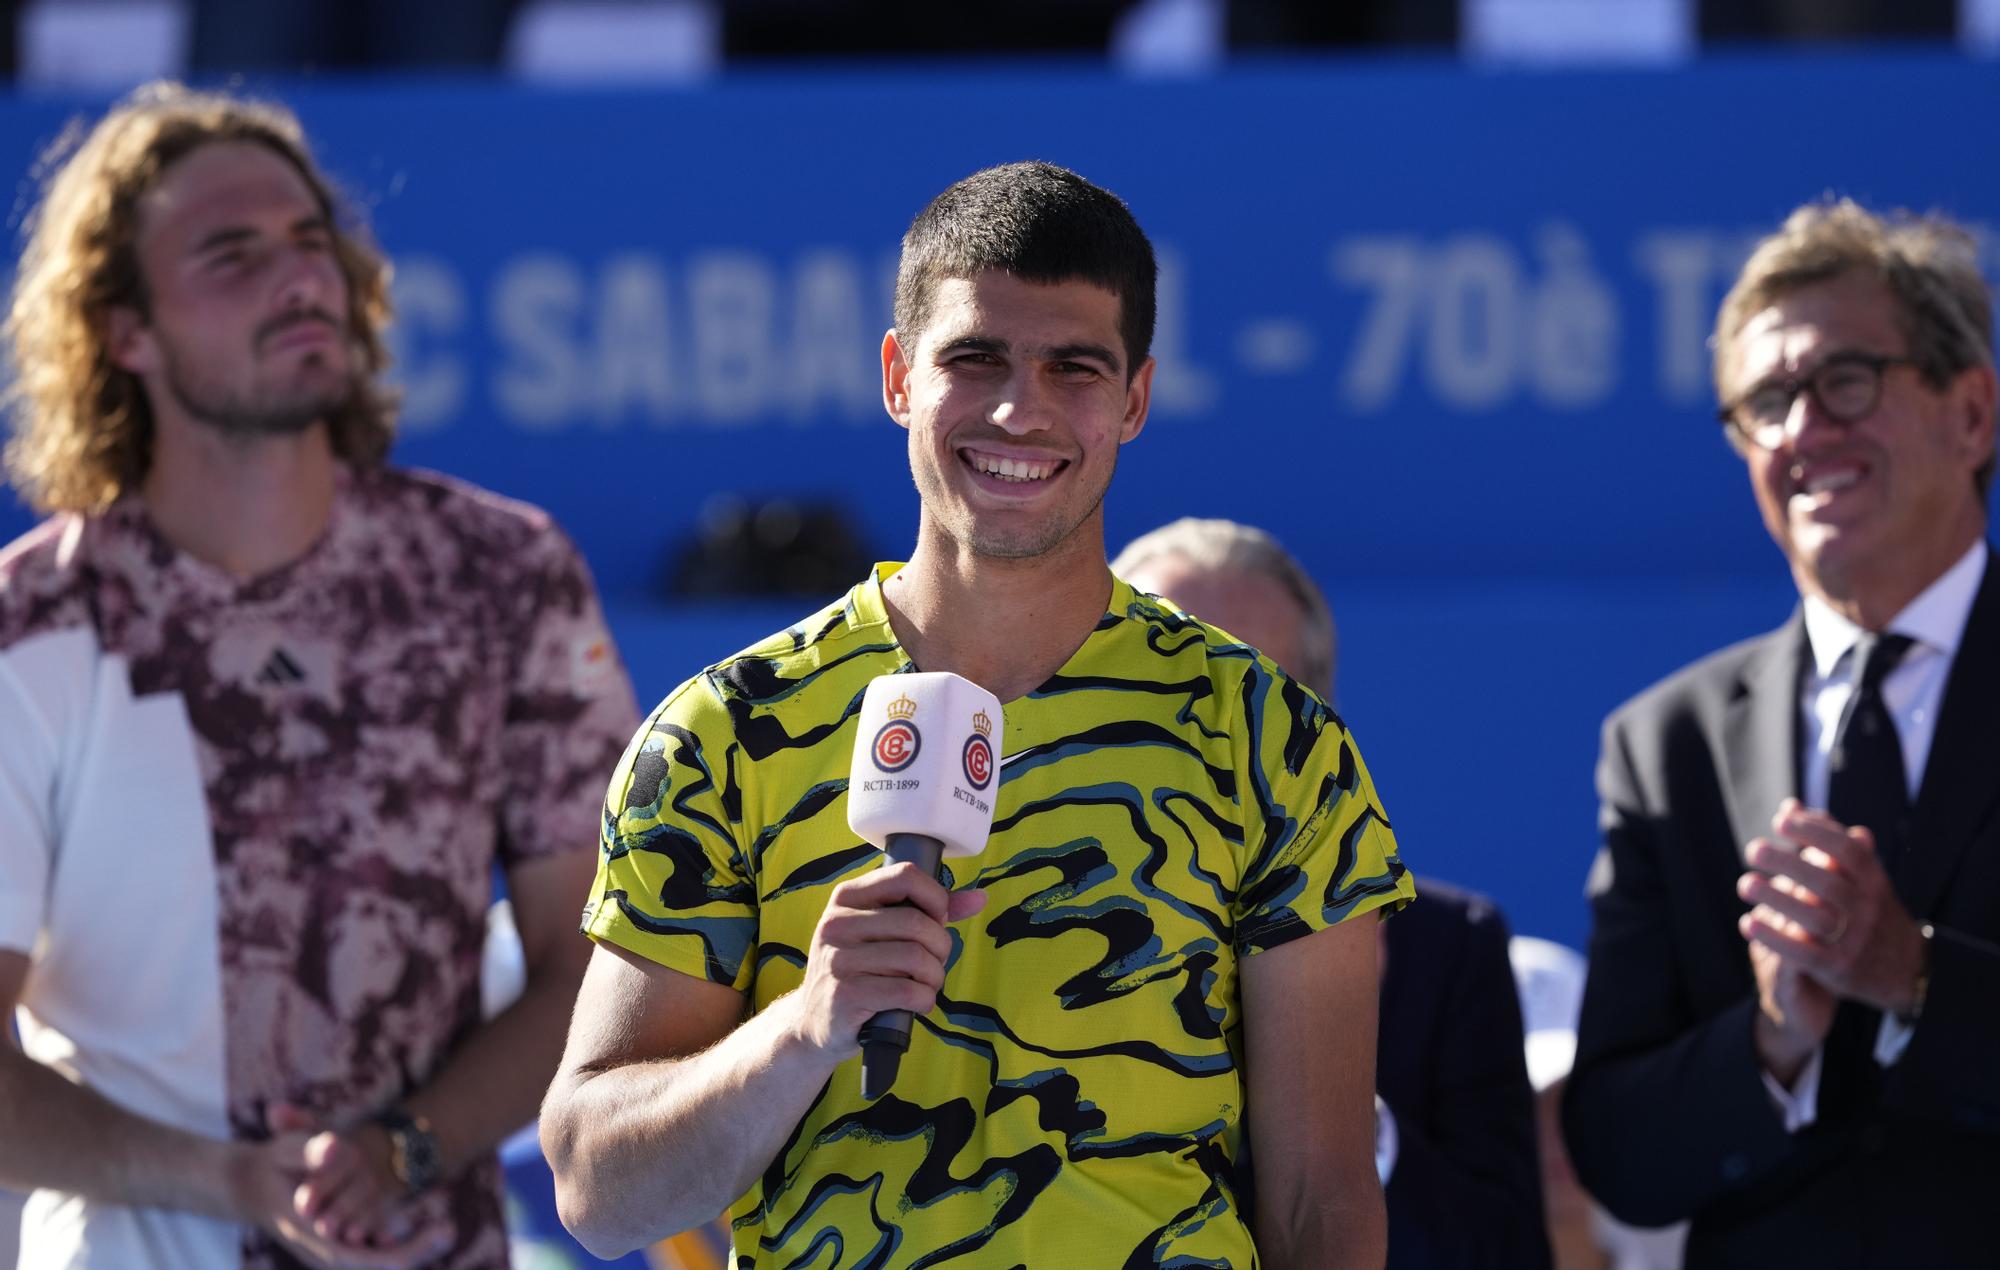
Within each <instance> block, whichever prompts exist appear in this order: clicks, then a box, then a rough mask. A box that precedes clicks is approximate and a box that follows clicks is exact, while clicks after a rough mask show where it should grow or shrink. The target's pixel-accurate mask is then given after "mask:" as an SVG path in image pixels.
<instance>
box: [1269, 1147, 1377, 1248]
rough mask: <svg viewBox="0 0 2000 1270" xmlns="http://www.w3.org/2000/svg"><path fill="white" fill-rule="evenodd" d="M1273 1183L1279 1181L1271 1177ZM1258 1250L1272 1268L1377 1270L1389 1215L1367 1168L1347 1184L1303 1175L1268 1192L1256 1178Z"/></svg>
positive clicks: (1372, 1175) (1279, 1180)
mask: <svg viewBox="0 0 2000 1270" xmlns="http://www.w3.org/2000/svg"><path fill="white" fill-rule="evenodd" d="M1271 1181H1272V1182H1273V1183H1278V1182H1282V1179H1271ZM1258 1184H1259V1196H1258V1204H1257V1223H1256V1230H1257V1254H1258V1260H1259V1261H1260V1262H1261V1263H1262V1264H1263V1265H1266V1266H1269V1267H1271V1270H1382V1265H1383V1262H1384V1261H1385V1260H1387V1258H1388V1255H1389V1217H1388V1211H1387V1209H1385V1208H1384V1207H1383V1203H1382V1188H1381V1185H1380V1183H1378V1182H1377V1181H1376V1179H1375V1176H1374V1173H1373V1172H1372V1170H1371V1171H1370V1172H1369V1173H1367V1174H1365V1175H1363V1174H1356V1175H1355V1176H1354V1177H1353V1178H1352V1179H1351V1181H1350V1182H1349V1183H1348V1184H1346V1185H1341V1184H1339V1183H1338V1182H1336V1181H1334V1180H1332V1179H1328V1178H1302V1179H1299V1184H1298V1185H1297V1186H1295V1187H1294V1186H1283V1187H1280V1188H1279V1189H1278V1193H1276V1194H1273V1193H1271V1192H1270V1191H1267V1190H1265V1189H1264V1187H1265V1185H1266V1179H1265V1178H1264V1177H1263V1176H1262V1175H1261V1174H1260V1175H1259V1177H1258Z"/></svg>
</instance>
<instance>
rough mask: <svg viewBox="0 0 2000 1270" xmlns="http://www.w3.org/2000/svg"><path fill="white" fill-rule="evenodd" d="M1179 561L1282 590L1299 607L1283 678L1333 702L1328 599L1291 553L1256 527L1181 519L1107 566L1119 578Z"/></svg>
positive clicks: (1333, 643)
mask: <svg viewBox="0 0 2000 1270" xmlns="http://www.w3.org/2000/svg"><path fill="white" fill-rule="evenodd" d="M1160 556H1179V557H1181V558H1182V559H1184V560H1186V561H1188V562H1189V563H1190V564H1194V565H1198V566H1200V567H1201V568H1204V569H1217V570H1222V569H1228V570H1234V571H1236V572H1238V573H1261V574H1263V575H1264V576H1265V577H1267V578H1269V579H1271V581H1273V582H1276V583H1277V584H1278V585H1279V586H1281V587H1283V588H1284V589H1285V592H1286V594H1288V595H1290V596H1291V597H1292V599H1294V600H1295V601H1297V602H1298V606H1299V621H1300V630H1299V658H1300V664H1299V665H1297V666H1286V667H1285V668H1284V669H1285V670H1286V672H1287V673H1289V674H1291V675H1292V676H1293V677H1295V678H1296V679H1298V680H1299V682H1301V683H1303V684H1305V685H1306V686H1307V687H1309V688H1311V689H1313V690H1314V691H1315V692H1321V693H1324V694H1326V699H1327V700H1329V701H1331V700H1333V671H1334V658H1335V653H1336V652H1337V648H1338V635H1337V634H1336V632H1335V630H1334V625H1333V610H1332V609H1330V608H1328V607H1327V603H1326V596H1325V595H1323V594H1321V592H1320V589H1319V586H1318V584H1317V583H1315V582H1314V581H1313V580H1312V576H1311V575H1310V574H1308V573H1307V572H1306V571H1305V568H1304V567H1303V566H1302V565H1300V564H1299V562H1298V561H1297V560H1295V559H1293V558H1292V553H1291V552H1289V551H1286V550H1285V549H1284V547H1282V546H1281V545H1279V543H1278V540H1277V539H1276V538H1273V537H1272V536H1271V535H1270V534H1268V533H1266V532H1265V531H1263V530H1261V529H1258V528H1256V527H1255V526H1254V525H1243V524H1238V523H1237V522H1236V521H1233V520H1220V519H1205V518H1203V517H1199V516H1183V517H1181V518H1180V519H1179V520H1177V521H1175V522H1173V523H1172V524H1170V525H1162V526H1160V527H1159V528H1158V529H1155V530H1153V531H1152V532H1151V533H1148V534H1141V535H1140V536H1139V537H1137V538H1134V539H1133V540H1132V541H1131V542H1130V543H1127V544H1126V546H1125V550H1123V551H1121V552H1119V553H1118V558H1117V559H1116V560H1113V561H1112V562H1111V572H1113V573H1115V574H1118V575H1119V576H1120V577H1123V576H1124V575H1125V574H1127V573H1131V572H1133V571H1134V570H1136V569H1137V568H1138V567H1139V566H1140V565H1142V564H1144V563H1146V562H1147V561H1148V560H1153V559H1156V558H1158V557H1160Z"/></svg>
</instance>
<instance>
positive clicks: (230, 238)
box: [189, 212, 330, 256]
mask: <svg viewBox="0 0 2000 1270" xmlns="http://www.w3.org/2000/svg"><path fill="white" fill-rule="evenodd" d="M329 228H330V227H329V224H328V221H327V218H326V217H324V216H321V215H320V214H319V213H317V212H314V213H312V214H310V215H306V216H301V217H299V218H298V219H297V220H295V221H293V222H292V225H291V232H292V233H293V234H311V233H326V232H329ZM256 237H257V231H256V230H255V229H252V228H251V227H250V226H248V225H225V226H224V227H223V228H221V229H218V230H214V231H212V232H210V233H209V234H207V235H205V236H204V237H203V238H202V239H201V240H200V241H199V242H197V243H195V245H194V248H193V250H192V251H191V252H189V254H190V255H195V256H205V255H207V254H208V253H209V252H212V251H219V250H221V249H222V248H224V247H233V246H235V245H236V244H238V243H243V242H248V241H250V240H251V239H254V238H256Z"/></svg>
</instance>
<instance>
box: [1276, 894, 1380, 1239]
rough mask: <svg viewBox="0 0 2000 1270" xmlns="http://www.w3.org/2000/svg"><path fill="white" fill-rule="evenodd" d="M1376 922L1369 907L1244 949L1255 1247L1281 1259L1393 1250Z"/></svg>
mask: <svg viewBox="0 0 2000 1270" xmlns="http://www.w3.org/2000/svg"><path fill="white" fill-rule="evenodd" d="M1377 942H1378V941H1377V939H1376V923H1375V922H1374V921H1372V920H1370V919H1369V918H1368V917H1367V916H1363V917H1361V918H1357V919H1355V920H1352V921H1346V922H1342V923H1340V924H1339V925H1337V926H1332V927H1329V928H1327V929H1326V930H1322V931H1317V932H1315V933H1313V934H1311V935H1307V936H1305V937H1304V938H1302V939H1295V940H1292V941H1291V942H1290V943H1286V944H1280V945H1279V946H1277V947H1275V948H1269V949H1266V950H1265V951H1263V952H1260V953H1258V954H1257V955H1255V956H1253V957H1246V958H1244V959H1243V963H1242V967H1241V969H1240V971H1239V973H1240V974H1241V976H1242V992H1243V1036H1244V1063H1245V1066H1246V1067H1247V1068H1248V1075H1249V1116H1250V1141H1251V1142H1252V1144H1253V1146H1252V1150H1253V1151H1254V1152H1255V1153H1256V1159H1257V1212H1256V1216H1255V1233H1256V1236H1257V1250H1258V1253H1259V1255H1260V1256H1261V1258H1262V1260H1263V1262H1264V1264H1266V1265H1268V1266H1271V1267H1273V1268H1274V1270H1299V1268H1301V1267H1343V1268H1346V1267H1356V1268H1358V1267H1367V1268H1368V1270H1381V1266H1382V1263H1383V1259H1384V1258H1385V1257H1386V1256H1387V1255H1388V1239H1389V1236H1388V1215H1387V1212H1386V1210H1385V1209H1384V1207H1383V1204H1382V1186H1381V1182H1380V1181H1379V1180H1378V1179H1377V1177H1376V1175H1375V1097H1374V1094H1375V1012H1376V1008H1377V1003H1378V992H1379V988H1378V985H1377V972H1376V953H1377Z"/></svg>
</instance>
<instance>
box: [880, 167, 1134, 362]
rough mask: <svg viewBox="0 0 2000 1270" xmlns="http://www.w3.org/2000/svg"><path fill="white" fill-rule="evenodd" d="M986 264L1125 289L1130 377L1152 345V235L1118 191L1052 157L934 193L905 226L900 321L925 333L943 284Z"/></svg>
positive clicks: (1022, 274) (905, 331)
mask: <svg viewBox="0 0 2000 1270" xmlns="http://www.w3.org/2000/svg"><path fill="white" fill-rule="evenodd" d="M987 269H998V270H1001V271H1003V272H1006V273H1010V274H1013V275H1014V276H1015V277H1016V278H1019V279H1021V280H1022V281H1024V282H1088V283H1091V284H1092V285H1094V286H1099V287H1103V288H1104V289H1105V290H1106V291H1109V292H1110V293H1111V294H1113V295H1115V296H1117V297H1118V333H1119V335H1120V337H1121V338H1122V339H1123V340H1124V343H1125V356H1126V359H1127V361H1128V362H1129V364H1128V365H1127V366H1126V367H1125V374H1126V377H1127V378H1130V377H1131V376H1132V375H1134V374H1136V373H1137V372H1138V369H1139V367H1140V366H1141V365H1142V364H1144V362H1145V360H1146V358H1147V356H1148V355H1149V354H1150V353H1151V352H1152V347H1153V314H1154V300H1153V284H1154V278H1155V275H1156V274H1157V272H1158V266H1157V265H1156V264H1155V263H1154V261H1153V244H1152V243H1150V242H1148V241H1147V239H1146V233H1145V231H1144V230H1142V229H1140V228H1139V222H1138V221H1136V220H1134V219H1132V209H1131V208H1129V207H1127V206H1125V203H1124V200H1122V199H1120V198H1119V197H1118V196H1117V195H1116V194H1113V193H1111V191H1109V190H1106V189H1101V188H1099V187H1098V186H1095V185H1092V184H1091V183H1090V182H1089V181H1086V180H1084V179H1083V178H1082V177H1080V176H1078V175H1077V174H1076V173H1074V172H1072V171H1070V170H1069V169H1068V168H1059V167H1057V166H1056V165H1055V164H1053V163H1040V162H1028V163H1008V164H1003V165H1001V166H1000V167H995V168H986V169H984V170H983V171H979V172H974V173H973V174H972V175H971V176H968V177H966V178H965V179H964V180H962V181H960V182H958V183H957V184H956V185H954V186H952V187H951V188H950V189H948V190H946V191H945V192H944V193H942V194H940V195H938V196H937V197H936V198H934V199H932V200H931V201H930V205H929V206H928V207H926V208H924V210H923V211H921V212H919V213H917V218H916V219H915V220H914V221H911V222H910V228H909V232H908V233H906V234H904V235H903V259H902V263H901V265H900V266H899V267H898V268H897V270H896V331H897V333H898V334H899V335H901V336H903V337H904V338H906V339H915V338H916V337H917V336H919V335H921V334H922V333H923V329H924V324H925V323H926V322H928V321H929V320H930V316H931V302H932V299H933V297H935V295H936V294H937V284H938V283H939V282H941V281H943V280H944V279H946V278H971V277H973V276H974V275H975V274H978V273H980V272H981V271H983V270H987Z"/></svg>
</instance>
